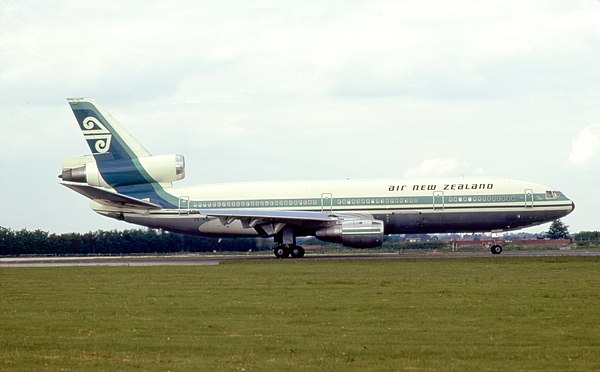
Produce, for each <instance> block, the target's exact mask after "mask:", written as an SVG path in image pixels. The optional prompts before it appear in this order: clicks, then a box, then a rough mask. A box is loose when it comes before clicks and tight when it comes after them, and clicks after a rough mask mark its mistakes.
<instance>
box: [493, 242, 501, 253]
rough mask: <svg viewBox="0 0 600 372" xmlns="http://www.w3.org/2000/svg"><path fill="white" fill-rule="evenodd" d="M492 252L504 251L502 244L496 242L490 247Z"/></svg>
mask: <svg viewBox="0 0 600 372" xmlns="http://www.w3.org/2000/svg"><path fill="white" fill-rule="evenodd" d="M490 252H492V254H500V253H502V246H501V245H498V244H494V245H492V247H491V248H490Z"/></svg>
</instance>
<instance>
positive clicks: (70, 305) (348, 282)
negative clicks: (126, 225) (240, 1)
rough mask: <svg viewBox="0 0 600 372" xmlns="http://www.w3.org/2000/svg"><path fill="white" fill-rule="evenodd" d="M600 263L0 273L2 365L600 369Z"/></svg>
mask: <svg viewBox="0 0 600 372" xmlns="http://www.w3.org/2000/svg"><path fill="white" fill-rule="evenodd" d="M599 350H600V259H599V258H593V257H564V258H502V257H490V258H485V259H464V260H463V259H449V260H429V259H418V260H408V259H407V260H377V261H372V260H366V261H348V260H345V261H309V260H268V261H263V260H260V261H244V262H233V263H227V264H222V265H219V266H196V267H194V266H192V267H190V266H179V267H70V268H2V269H0V370H46V369H48V370H59V369H61V370H84V369H85V370H88V369H102V370H129V369H143V370H163V371H166V370H174V371H177V370H198V369H219V370H223V369H224V370H242V369H245V370H246V371H249V370H269V369H271V370H281V369H301V370H315V369H334V370H347V369H376V370H380V369H386V370H402V369H425V370H440V369H441V370H465V369H467V370H482V369H486V370H487V369H493V370H542V369H543V370H547V369H553V370H557V369H571V370H594V369H596V370H598V369H600V353H599V352H598V351H599Z"/></svg>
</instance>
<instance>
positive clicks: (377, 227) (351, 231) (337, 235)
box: [315, 219, 383, 248]
mask: <svg viewBox="0 0 600 372" xmlns="http://www.w3.org/2000/svg"><path fill="white" fill-rule="evenodd" d="M315 235H316V237H317V238H318V239H321V240H324V241H327V242H332V243H341V244H342V245H345V246H347V247H354V248H374V247H379V246H380V245H381V244H383V221H379V220H369V219H364V220H359V219H356V220H345V221H341V222H339V223H337V224H335V225H333V226H329V227H326V228H323V229H320V230H317V231H316V234H315Z"/></svg>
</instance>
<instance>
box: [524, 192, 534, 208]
mask: <svg viewBox="0 0 600 372" xmlns="http://www.w3.org/2000/svg"><path fill="white" fill-rule="evenodd" d="M532 207H533V190H531V189H527V190H525V208H532Z"/></svg>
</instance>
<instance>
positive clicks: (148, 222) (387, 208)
mask: <svg viewBox="0 0 600 372" xmlns="http://www.w3.org/2000/svg"><path fill="white" fill-rule="evenodd" d="M67 101H68V103H69V105H70V107H71V109H72V111H73V114H74V115H75V118H76V120H77V122H78V124H79V127H80V129H81V131H82V132H83V136H84V138H85V140H86V142H87V144H88V146H89V148H90V150H91V152H92V154H91V155H89V154H88V155H82V156H76V157H69V158H65V159H64V160H63V167H62V173H61V174H60V175H59V177H60V178H61V179H62V181H61V184H62V185H64V186H66V187H68V188H69V189H71V190H74V191H76V192H78V193H80V194H82V195H84V196H86V197H87V198H89V199H90V200H91V202H90V204H91V208H92V209H93V210H94V211H95V212H97V213H99V214H101V215H104V216H107V217H111V218H114V219H117V220H122V221H126V222H129V223H133V224H137V225H142V226H146V227H150V228H156V229H162V230H165V231H171V232H177V233H183V234H192V235H200V236H208V237H215V238H231V237H262V238H274V246H273V252H274V254H275V256H276V257H278V258H287V257H290V256H291V257H292V258H300V257H303V256H304V254H305V250H304V248H303V247H301V246H299V245H297V244H296V239H297V238H298V237H308V236H313V237H316V238H318V239H320V240H323V241H327V242H334V243H339V244H342V245H344V246H347V247H356V248H374V247H378V246H380V245H382V243H383V240H384V235H389V234H413V233H474V232H492V233H497V232H502V231H510V230H515V229H520V228H523V227H529V226H534V225H539V224H542V223H545V222H548V221H552V220H555V219H558V218H561V217H563V216H566V215H568V214H569V213H571V212H572V211H573V210H574V208H575V204H574V202H573V201H571V200H570V199H569V198H567V197H566V196H565V195H564V194H563V193H562V192H560V191H556V190H554V189H553V188H549V187H546V186H543V185H539V184H536V183H531V182H523V181H515V180H509V179H496V178H442V179H379V180H333V181H279V182H252V183H251V182H239V183H224V184H210V185H201V186H195V187H181V188H175V187H173V182H175V181H178V180H181V179H183V178H184V177H185V159H184V157H183V156H182V155H175V154H171V155H152V154H151V153H150V152H148V151H147V150H146V149H145V148H144V147H143V146H142V145H141V144H140V143H139V142H138V141H136V140H135V139H134V138H133V137H132V136H131V135H130V134H128V133H127V132H126V131H125V130H124V129H123V128H122V127H121V126H120V125H119V124H118V123H117V121H116V120H115V119H113V118H112V117H111V116H110V115H109V114H108V113H107V112H106V111H105V110H104V109H102V108H101V107H100V106H99V105H98V104H97V103H96V102H95V101H94V100H93V99H90V98H69V99H67ZM502 249H503V248H502V245H501V244H499V243H496V242H495V243H494V244H493V245H491V247H490V251H491V252H492V253H493V254H500V253H501V252H502Z"/></svg>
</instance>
